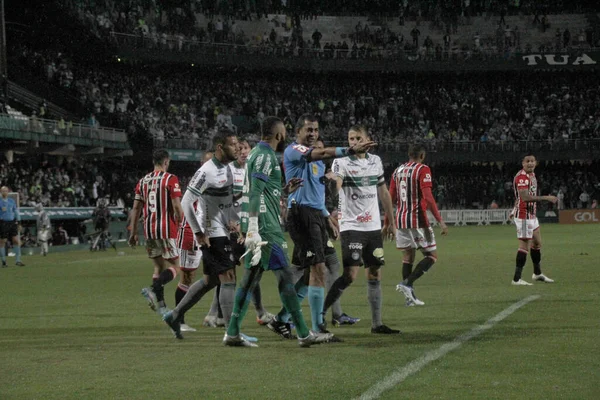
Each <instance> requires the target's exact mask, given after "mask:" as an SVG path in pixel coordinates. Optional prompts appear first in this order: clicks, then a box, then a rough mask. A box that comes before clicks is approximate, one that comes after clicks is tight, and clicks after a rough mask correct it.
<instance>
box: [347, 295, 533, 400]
mask: <svg viewBox="0 0 600 400" xmlns="http://www.w3.org/2000/svg"><path fill="white" fill-rule="evenodd" d="M539 298H540V296H539V295H532V296H529V297H526V298H524V299H523V300H521V301H518V302H516V303H515V304H513V305H511V306H510V307H508V308H507V309H505V310H503V311H501V312H499V313H498V314H496V315H495V316H493V317H492V318H490V319H489V320H487V322H486V323H485V324H483V325H479V326H476V327H474V328H473V329H471V330H470V331H469V332H467V333H464V334H462V335H460V336H458V337H457V338H456V339H454V340H453V341H451V342H448V343H445V344H443V345H442V346H440V347H439V348H437V349H436V350H432V351H430V352H428V353H425V354H424V355H423V356H421V357H419V358H418V359H416V360H414V361H411V362H410V363H408V364H406V365H404V366H402V367H400V368H398V369H396V370H395V371H394V372H393V373H391V374H390V375H388V376H387V377H385V378H384V379H382V380H381V381H379V382H377V383H376V384H375V385H373V386H371V387H370V388H369V389H368V390H367V391H366V392H364V393H363V394H362V395H361V396H360V397H357V399H360V400H370V399H376V398H378V397H379V396H381V394H382V393H383V392H385V391H386V390H389V389H391V388H393V387H394V386H396V385H398V384H400V383H402V382H403V381H405V380H406V378H408V377H409V376H411V375H414V374H416V373H417V372H419V371H420V370H422V369H423V368H424V367H425V366H427V364H429V363H432V362H433V361H436V360H438V359H440V358H442V357H444V356H445V355H446V354H448V353H450V352H451V351H453V350H456V349H458V348H459V347H460V346H462V345H463V344H464V343H466V342H468V341H469V340H471V339H473V338H474V337H477V336H479V335H481V334H482V333H483V332H485V331H487V330H489V329H492V328H493V327H494V326H495V325H496V324H497V323H498V322H500V321H502V320H503V319H505V318H507V317H509V316H510V315H511V314H513V313H514V312H515V311H517V310H518V309H519V308H521V307H523V306H524V305H526V304H528V303H530V302H532V301H534V300H537V299H539Z"/></svg>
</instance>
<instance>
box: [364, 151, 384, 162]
mask: <svg viewBox="0 0 600 400" xmlns="http://www.w3.org/2000/svg"><path fill="white" fill-rule="evenodd" d="M367 154H368V160H369V164H383V163H382V162H381V157H379V156H378V155H377V154H371V153H367Z"/></svg>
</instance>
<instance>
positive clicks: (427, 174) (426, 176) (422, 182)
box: [419, 165, 433, 189]
mask: <svg viewBox="0 0 600 400" xmlns="http://www.w3.org/2000/svg"><path fill="white" fill-rule="evenodd" d="M419 186H420V187H421V189H425V188H431V187H433V180H432V179H431V170H430V169H429V167H428V166H427V165H425V166H423V168H422V169H421V172H420V173H419Z"/></svg>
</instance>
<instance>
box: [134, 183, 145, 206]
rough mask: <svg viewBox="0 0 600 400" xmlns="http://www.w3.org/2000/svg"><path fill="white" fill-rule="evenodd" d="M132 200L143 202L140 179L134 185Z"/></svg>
mask: <svg viewBox="0 0 600 400" xmlns="http://www.w3.org/2000/svg"><path fill="white" fill-rule="evenodd" d="M134 200H137V201H141V202H142V203H143V202H144V195H143V194H142V180H141V179H140V180H139V181H138V183H137V185H136V186H135V197H134Z"/></svg>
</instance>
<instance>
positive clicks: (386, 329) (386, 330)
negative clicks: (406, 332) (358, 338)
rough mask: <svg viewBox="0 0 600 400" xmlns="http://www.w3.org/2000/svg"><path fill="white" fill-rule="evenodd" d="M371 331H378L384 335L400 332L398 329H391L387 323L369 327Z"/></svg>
mask: <svg viewBox="0 0 600 400" xmlns="http://www.w3.org/2000/svg"><path fill="white" fill-rule="evenodd" d="M371 333H380V334H384V335H393V334H396V333H400V331H399V330H398V329H392V328H390V327H389V326H387V325H379V326H378V327H375V328H371Z"/></svg>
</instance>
